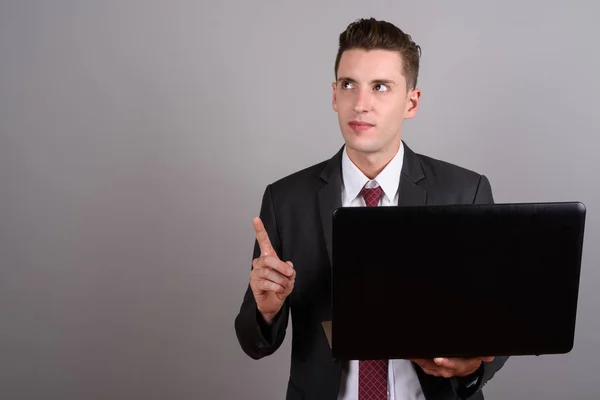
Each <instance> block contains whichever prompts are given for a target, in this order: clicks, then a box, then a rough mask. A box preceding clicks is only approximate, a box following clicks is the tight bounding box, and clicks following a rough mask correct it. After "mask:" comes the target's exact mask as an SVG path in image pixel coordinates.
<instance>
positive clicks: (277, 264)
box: [262, 256, 294, 278]
mask: <svg viewBox="0 0 600 400" xmlns="http://www.w3.org/2000/svg"><path fill="white" fill-rule="evenodd" d="M262 258H263V261H264V265H265V266H267V267H269V268H272V269H274V270H276V271H278V272H279V273H281V274H283V275H285V276H287V277H288V278H289V277H291V276H292V275H293V274H294V268H292V267H291V266H290V265H289V264H288V263H284V262H283V261H281V260H280V259H279V258H277V257H274V256H266V257H262Z"/></svg>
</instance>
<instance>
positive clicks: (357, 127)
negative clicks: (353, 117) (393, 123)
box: [348, 121, 375, 132]
mask: <svg viewBox="0 0 600 400" xmlns="http://www.w3.org/2000/svg"><path fill="white" fill-rule="evenodd" d="M348 125H350V128H352V130H353V131H355V132H365V131H368V130H369V129H371V128H372V127H374V126H375V125H374V124H370V123H368V122H363V121H350V122H349V123H348Z"/></svg>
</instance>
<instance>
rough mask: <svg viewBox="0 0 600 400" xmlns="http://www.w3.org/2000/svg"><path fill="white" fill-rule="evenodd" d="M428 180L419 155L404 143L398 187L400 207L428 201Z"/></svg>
mask: <svg viewBox="0 0 600 400" xmlns="http://www.w3.org/2000/svg"><path fill="white" fill-rule="evenodd" d="M425 182H426V179H425V173H424V172H423V166H422V165H421V162H420V161H419V158H418V157H417V155H416V154H415V153H414V152H413V151H412V150H411V149H410V148H409V147H408V146H407V145H406V143H404V160H403V162H402V173H401V174H400V185H399V187H398V205H399V206H417V205H422V204H425V202H426V201H427V189H426V188H425V187H426V185H425Z"/></svg>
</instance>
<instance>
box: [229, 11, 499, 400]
mask: <svg viewBox="0 0 600 400" xmlns="http://www.w3.org/2000/svg"><path fill="white" fill-rule="evenodd" d="M419 57H420V48H419V46H417V45H416V44H415V43H414V42H413V41H412V39H411V37H410V36H409V35H407V34H405V33H403V32H402V31H401V30H400V29H398V28H397V27H396V26H394V25H392V24H390V23H387V22H384V21H377V20H375V19H368V20H358V21H355V22H354V23H352V24H350V25H349V26H348V27H347V29H346V30H345V31H344V32H343V33H342V34H341V35H340V38H339V50H338V54H337V58H336V62H335V76H336V81H335V82H334V83H333V85H332V86H333V109H334V110H335V111H336V112H337V114H338V119H339V124H340V129H341V131H342V136H343V137H344V142H345V145H344V146H343V147H342V149H341V150H340V151H339V152H338V153H337V154H336V155H335V156H333V158H331V159H330V160H328V161H324V162H322V163H320V164H317V165H315V166H312V167H310V168H307V169H305V170H302V171H299V172H297V173H295V174H292V175H290V176H287V177H285V178H283V179H281V180H279V181H277V182H275V183H273V184H271V185H268V186H267V188H266V191H265V193H264V197H263V201H262V207H261V211H260V217H257V218H255V219H254V221H253V222H254V228H255V230H256V239H257V240H256V245H255V249H254V260H253V262H252V270H251V273H250V284H249V287H248V290H247V292H246V295H245V297H244V300H243V303H242V306H241V309H240V312H239V314H238V316H237V318H236V320H235V329H236V333H237V337H238V340H239V342H240V345H241V346H242V349H243V350H244V351H245V352H246V353H247V354H248V355H249V356H250V357H252V358H254V359H259V358H261V357H264V356H268V355H270V354H272V353H273V352H275V351H276V350H277V349H278V348H279V346H280V345H281V343H282V342H283V340H284V337H285V333H286V328H287V325H288V318H289V315H290V313H293V319H292V325H293V326H292V328H293V339H292V363H291V373H290V379H289V382H288V389H287V397H286V398H287V399H288V400H293V399H324V400H350V399H357V400H365V399H393V400H400V399H402V400H404V399H411V400H413V399H414V400H424V399H426V400H436V399H440V400H443V399H474V400H475V399H476V400H481V399H483V394H482V392H481V390H480V389H481V388H482V386H483V385H484V384H485V383H486V382H487V381H489V380H490V379H491V378H492V376H493V375H494V374H495V373H496V372H497V371H498V370H499V369H500V368H501V367H502V365H503V364H504V363H505V362H506V357H481V358H472V359H458V358H456V359H435V360H431V359H419V360H389V361H386V360H383V361H372V360H371V361H369V360H366V361H362V360H361V361H350V362H340V361H336V360H334V359H333V357H332V355H331V350H330V348H329V345H328V342H327V338H326V336H325V333H324V331H323V328H322V325H321V322H323V321H329V320H331V303H330V297H331V292H330V286H331V269H330V268H331V264H330V262H331V240H332V238H331V229H332V228H331V215H332V212H333V210H334V209H335V208H337V207H340V206H395V205H418V204H465V203H491V202H493V197H492V191H491V187H490V183H489V181H488V179H487V178H486V177H485V176H483V175H479V174H477V173H475V172H472V171H468V170H466V169H463V168H460V167H458V166H454V165H451V164H448V163H445V162H442V161H438V160H434V159H432V158H429V157H425V156H422V155H418V154H415V153H413V151H412V150H411V149H410V148H409V147H408V146H406V144H404V143H403V142H402V140H401V137H402V122H403V120H404V119H407V118H412V117H414V116H415V115H416V113H417V109H418V107H419V99H420V96H421V92H420V90H419V89H417V86H416V84H417V76H418V70H419ZM398 229H402V227H399V228H398ZM410 306H411V305H410V304H406V307H410ZM401 313H402V310H401V309H399V310H398V318H401ZM476 324H477V321H476V320H474V321H473V327H465V329H477V326H476ZM443 332H444V329H443V327H440V335H443ZM481 334H482V335H485V332H482V333H481ZM371 378H372V379H371Z"/></svg>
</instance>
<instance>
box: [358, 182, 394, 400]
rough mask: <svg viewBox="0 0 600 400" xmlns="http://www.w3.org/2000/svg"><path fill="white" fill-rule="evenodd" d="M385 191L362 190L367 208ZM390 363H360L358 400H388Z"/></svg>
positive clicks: (375, 202)
mask: <svg viewBox="0 0 600 400" xmlns="http://www.w3.org/2000/svg"><path fill="white" fill-rule="evenodd" d="M382 193H383V190H382V189H381V186H377V187H376V188H371V189H369V188H366V187H364V188H362V190H361V191H360V194H361V195H362V196H363V198H364V199H365V203H366V204H367V207H376V206H377V205H378V204H379V199H381V194H382ZM387 380H388V361H387V360H360V361H359V362H358V400H387V398H388V395H387V386H388V385H387Z"/></svg>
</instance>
